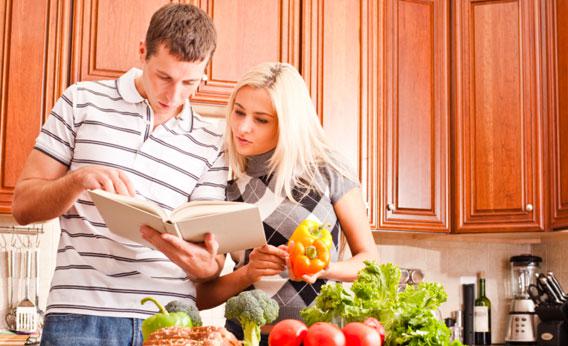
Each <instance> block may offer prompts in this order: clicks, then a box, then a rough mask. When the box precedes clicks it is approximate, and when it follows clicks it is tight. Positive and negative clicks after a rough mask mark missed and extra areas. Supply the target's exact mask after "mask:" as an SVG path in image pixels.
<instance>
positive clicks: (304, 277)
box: [285, 241, 329, 285]
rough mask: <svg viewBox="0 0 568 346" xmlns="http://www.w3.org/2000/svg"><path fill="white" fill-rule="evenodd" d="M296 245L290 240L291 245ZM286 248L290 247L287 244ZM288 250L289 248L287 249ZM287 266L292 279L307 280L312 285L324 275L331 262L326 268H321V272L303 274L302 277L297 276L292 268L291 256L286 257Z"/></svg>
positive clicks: (289, 276)
mask: <svg viewBox="0 0 568 346" xmlns="http://www.w3.org/2000/svg"><path fill="white" fill-rule="evenodd" d="M292 246H294V241H291V242H290V247H292ZM285 248H286V249H287V248H288V247H287V246H286V247H285ZM286 251H287V250H286ZM286 266H287V267H288V278H289V279H290V280H292V281H305V282H307V283H309V284H310V285H311V284H313V283H315V282H316V281H317V279H319V278H320V277H323V276H324V275H325V273H326V271H327V269H328V268H329V264H328V265H327V267H325V269H323V270H320V271H319V272H317V273H315V274H312V275H308V274H305V275H302V276H301V277H298V276H295V275H294V271H293V270H292V264H291V262H290V258H287V259H286Z"/></svg>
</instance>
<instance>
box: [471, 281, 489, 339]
mask: <svg viewBox="0 0 568 346" xmlns="http://www.w3.org/2000/svg"><path fill="white" fill-rule="evenodd" d="M478 277H479V279H478V291H477V292H478V295H477V299H475V303H474V308H473V316H474V317H473V318H474V320H473V330H474V339H475V345H491V301H490V300H489V298H487V296H486V295H485V273H484V272H480V273H479V275H478Z"/></svg>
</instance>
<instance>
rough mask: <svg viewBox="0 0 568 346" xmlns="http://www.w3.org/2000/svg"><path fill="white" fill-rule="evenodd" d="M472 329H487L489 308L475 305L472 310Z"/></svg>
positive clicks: (482, 330)
mask: <svg viewBox="0 0 568 346" xmlns="http://www.w3.org/2000/svg"><path fill="white" fill-rule="evenodd" d="M473 330H474V331H475V332H478V333H485V332H488V331H489V308H488V307H487V306H476V307H475V308H474V310H473Z"/></svg>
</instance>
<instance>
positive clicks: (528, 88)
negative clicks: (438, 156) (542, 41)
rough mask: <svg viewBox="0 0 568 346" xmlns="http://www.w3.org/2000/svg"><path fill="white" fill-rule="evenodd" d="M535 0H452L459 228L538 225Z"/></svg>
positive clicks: (513, 228) (475, 229) (477, 229)
mask: <svg viewBox="0 0 568 346" xmlns="http://www.w3.org/2000/svg"><path fill="white" fill-rule="evenodd" d="M535 11H538V9H537V8H536V6H535V2H534V1H528V0H527V1H509V0H508V1H490V2H489V1H475V0H462V1H457V13H456V45H455V46H456V49H457V52H456V76H455V77H456V112H455V115H456V130H455V133H456V150H455V152H456V203H457V205H456V208H457V210H456V213H457V220H456V221H457V225H456V230H457V231H458V232H487V231H516V230H522V231H530V230H542V229H543V227H544V226H543V212H542V208H541V207H542V201H541V199H542V195H541V193H542V178H541V177H542V176H541V174H542V170H541V162H542V155H541V150H542V149H541V148H542V146H541V142H540V141H541V138H542V136H541V135H540V133H539V131H540V129H541V116H542V115H541V114H542V112H541V111H540V110H539V109H538V108H537V105H538V103H539V99H538V97H539V94H540V93H539V91H538V88H537V86H538V85H540V83H541V81H540V79H539V77H538V76H539V74H538V67H537V65H536V64H537V60H536V47H535V42H537V38H536V37H535V35H537V34H538V30H536V28H535V23H536V22H537V21H538V15H539V14H537V13H535Z"/></svg>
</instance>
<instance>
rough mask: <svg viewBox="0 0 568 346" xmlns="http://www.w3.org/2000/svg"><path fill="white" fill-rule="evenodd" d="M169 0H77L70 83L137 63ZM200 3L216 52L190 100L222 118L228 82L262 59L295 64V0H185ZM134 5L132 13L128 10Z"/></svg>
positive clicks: (112, 73)
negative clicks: (153, 22)
mask: <svg viewBox="0 0 568 346" xmlns="http://www.w3.org/2000/svg"><path fill="white" fill-rule="evenodd" d="M168 2H171V1H168V0H151V1H150V0H121V1H115V0H80V1H77V2H76V6H75V18H76V20H75V24H74V25H75V28H74V43H73V57H74V59H73V67H72V78H73V80H72V81H73V82H74V81H78V80H97V79H110V78H117V77H118V76H120V75H121V74H123V73H124V72H126V71H127V70H128V69H129V68H130V67H133V66H139V65H140V62H139V57H138V46H139V42H140V41H143V40H144V38H145V35H146V29H147V26H148V23H149V22H150V18H151V16H152V14H153V13H154V12H155V11H156V10H157V9H158V8H159V7H161V6H162V5H164V4H166V3H168ZM181 2H189V3H193V4H195V5H197V6H200V7H201V8H202V9H203V10H205V11H206V12H207V13H208V14H209V15H210V16H211V17H212V18H213V22H214V24H215V27H216V29H217V50H216V51H215V55H214V56H213V59H212V60H211V63H210V64H209V65H208V67H207V72H206V74H207V81H206V82H204V83H203V84H202V85H201V86H200V88H199V90H198V91H197V93H196V95H194V96H193V97H192V104H193V106H194V107H195V108H197V110H198V111H199V112H200V113H201V114H203V115H213V116H224V106H225V105H226V103H227V101H228V98H229V95H230V93H231V91H232V88H233V86H234V85H235V83H236V81H237V80H238V79H239V77H240V76H241V74H243V73H244V72H245V71H246V70H247V69H248V68H250V67H252V66H254V65H256V64H258V63H261V62H265V61H284V62H290V63H292V64H294V65H295V66H298V56H299V42H298V39H299V29H298V27H299V0H270V1H268V0H217V1H213V0H185V1H181ZM133 8H136V11H132V9H133Z"/></svg>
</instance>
